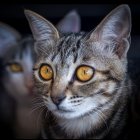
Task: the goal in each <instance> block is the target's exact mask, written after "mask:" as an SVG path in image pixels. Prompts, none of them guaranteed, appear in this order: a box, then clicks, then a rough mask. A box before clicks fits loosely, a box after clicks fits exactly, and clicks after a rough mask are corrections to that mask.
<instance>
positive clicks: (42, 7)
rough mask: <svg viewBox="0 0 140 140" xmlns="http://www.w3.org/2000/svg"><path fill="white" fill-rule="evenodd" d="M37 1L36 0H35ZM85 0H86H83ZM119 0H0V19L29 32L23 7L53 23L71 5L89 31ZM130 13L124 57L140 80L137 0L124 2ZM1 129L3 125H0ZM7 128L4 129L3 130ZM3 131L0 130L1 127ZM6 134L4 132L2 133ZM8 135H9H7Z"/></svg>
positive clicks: (139, 30) (139, 27)
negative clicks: (65, 0)
mask: <svg viewBox="0 0 140 140" xmlns="http://www.w3.org/2000/svg"><path fill="white" fill-rule="evenodd" d="M38 1H39V0H38ZM46 1H47V0H46ZM85 1H86V0H85ZM119 5H120V4H47V3H41V4H39V3H36V4H32V3H31V2H30V3H28V4H27V3H26V4H24V3H19V4H16V3H14V4H6V3H0V21H1V22H4V23H7V24H9V25H10V26H12V27H14V28H15V29H17V30H18V31H19V32H20V33H21V34H23V35H26V34H31V31H30V28H29V25H28V22H27V19H26V18H25V15H24V9H29V10H33V11H35V12H37V13H38V14H40V15H42V16H44V17H45V18H46V19H47V20H49V21H50V22H52V23H53V24H57V22H58V21H60V19H62V18H63V17H64V15H66V14H67V13H68V12H70V11H71V10H73V9H75V10H77V12H78V13H79V15H80V17H81V23H82V24H81V30H82V31H90V30H92V29H94V28H95V27H96V26H97V25H98V24H99V23H100V21H101V20H102V19H103V18H104V17H105V16H106V15H107V14H108V13H109V12H110V11H111V10H113V9H114V8H116V7H117V6H119ZM128 5H129V7H130V9H131V14H132V32H131V37H132V39H131V40H132V41H131V42H132V43H131V47H130V49H129V52H128V57H129V58H130V59H131V58H132V59H134V60H136V61H135V62H132V63H129V65H131V64H133V65H131V66H130V73H132V72H133V73H134V74H133V73H132V78H133V79H134V82H135V83H138V85H139V82H140V4H128ZM1 128H2V129H3V126H1ZM5 132H7V129H6V131H5ZM2 133H3V131H2ZM4 136H7V137H8V134H6V135H5V134H4ZM9 136H10V135H9Z"/></svg>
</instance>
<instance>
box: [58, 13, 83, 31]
mask: <svg viewBox="0 0 140 140" xmlns="http://www.w3.org/2000/svg"><path fill="white" fill-rule="evenodd" d="M56 27H57V29H58V30H59V31H61V32H63V33H68V32H74V33H77V32H79V31H80V30H81V19H80V16H79V14H78V13H77V11H76V10H72V11H70V12H69V13H68V14H67V15H65V17H64V18H63V19H62V20H61V21H60V22H59V23H58V24H57V25H56Z"/></svg>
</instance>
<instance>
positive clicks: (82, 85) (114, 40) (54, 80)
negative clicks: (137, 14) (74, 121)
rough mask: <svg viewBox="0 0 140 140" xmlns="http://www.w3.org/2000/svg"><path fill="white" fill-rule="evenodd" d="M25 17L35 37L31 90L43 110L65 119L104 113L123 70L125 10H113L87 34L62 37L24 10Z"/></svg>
mask: <svg viewBox="0 0 140 140" xmlns="http://www.w3.org/2000/svg"><path fill="white" fill-rule="evenodd" d="M25 15H26V17H27V19H28V21H29V24H30V27H31V30H32V33H33V36H34V39H35V45H34V49H35V52H36V55H37V61H36V63H35V65H34V79H35V90H36V91H37V94H38V95H41V96H42V97H43V101H44V103H45V105H46V106H47V108H48V109H49V110H50V111H51V112H52V113H53V114H54V115H56V116H57V117H62V118H68V119H70V118H77V117H81V116H86V115H90V114H93V113H94V112H96V110H100V109H103V110H104V109H106V110H109V108H110V106H112V105H113V104H114V103H115V102H116V101H115V99H116V100H117V99H118V98H117V97H118V96H120V90H122V88H121V89H120V90H119V87H120V86H122V84H123V82H124V79H125V76H126V71H127V51H128V49H129V46H130V32H131V13H130V9H129V7H128V6H127V5H121V6H119V7H117V8H116V9H114V10H113V11H112V12H110V13H109V14H108V15H107V16H106V17H105V18H104V19H103V20H102V22H101V23H100V24H99V25H98V26H97V27H96V28H95V30H93V31H91V32H89V33H87V34H84V33H77V34H75V33H70V34H67V35H62V34H61V33H60V32H59V31H58V30H57V29H56V28H55V27H54V26H53V25H52V24H51V23H50V22H49V21H47V20H46V19H44V18H43V17H41V16H40V15H38V14H37V13H34V12H32V11H30V10H25ZM124 95H125V94H124ZM95 117H97V118H95V120H96V122H98V120H100V116H98V115H97V116H95Z"/></svg>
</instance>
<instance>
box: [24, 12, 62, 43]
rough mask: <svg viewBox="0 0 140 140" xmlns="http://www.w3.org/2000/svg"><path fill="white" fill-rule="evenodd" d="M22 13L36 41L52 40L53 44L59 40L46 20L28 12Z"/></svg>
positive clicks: (57, 34)
mask: <svg viewBox="0 0 140 140" xmlns="http://www.w3.org/2000/svg"><path fill="white" fill-rule="evenodd" d="M24 13H25V15H26V17H27V20H28V22H29V25H30V28H31V31H32V33H33V37H34V39H35V40H36V41H41V40H50V41H51V40H52V41H54V42H55V41H56V40H57V39H58V38H59V33H58V31H57V29H56V28H55V27H54V26H53V24H51V23H50V22H49V21H48V20H46V19H45V18H43V17H42V16H40V15H39V14H37V13H35V12H33V11H30V10H25V11H24Z"/></svg>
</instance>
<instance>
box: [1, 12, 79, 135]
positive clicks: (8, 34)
mask: <svg viewBox="0 0 140 140" xmlns="http://www.w3.org/2000/svg"><path fill="white" fill-rule="evenodd" d="M67 27H69V28H67ZM57 28H58V30H60V31H62V32H70V30H73V32H79V30H80V17H79V15H78V14H77V12H76V11H75V10H72V11H70V12H69V13H68V14H67V15H66V16H65V17H64V18H63V19H62V20H61V21H60V22H59V23H58V24H57ZM0 42H1V43H0V57H1V58H2V64H3V65H2V69H3V75H2V77H1V78H2V79H1V83H2V85H3V87H4V88H5V90H6V92H7V93H8V94H9V95H10V96H11V97H12V98H13V99H14V100H15V101H16V109H13V108H12V107H10V106H8V107H9V108H8V107H4V108H8V110H9V111H15V110H16V112H15V117H16V119H15V122H14V124H13V125H14V130H15V134H14V135H15V137H16V138H37V137H38V135H39V133H40V126H41V123H40V118H41V116H40V111H39V112H38V111H34V110H37V107H34V106H32V102H33V101H34V98H36V97H35V95H34V94H33V91H32V88H33V81H32V67H33V64H34V61H35V56H34V51H33V38H32V37H31V36H29V37H27V36H25V37H21V35H20V33H18V31H16V30H15V29H13V28H12V27H10V26H9V25H6V24H4V23H1V24H0ZM15 62H16V63H18V64H20V65H21V67H22V68H23V72H17V73H14V72H12V71H11V70H10V68H9V64H10V63H15ZM1 92H3V91H1ZM7 96H8V95H7ZM1 97H2V96H1ZM2 100H3V102H7V101H8V102H9V100H8V99H7V100H6V99H4V98H2ZM3 112H4V110H3ZM5 112H6V111H5ZM2 115H3V116H4V113H3V114H2ZM7 121H9V120H7ZM13 121H14V120H13Z"/></svg>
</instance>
